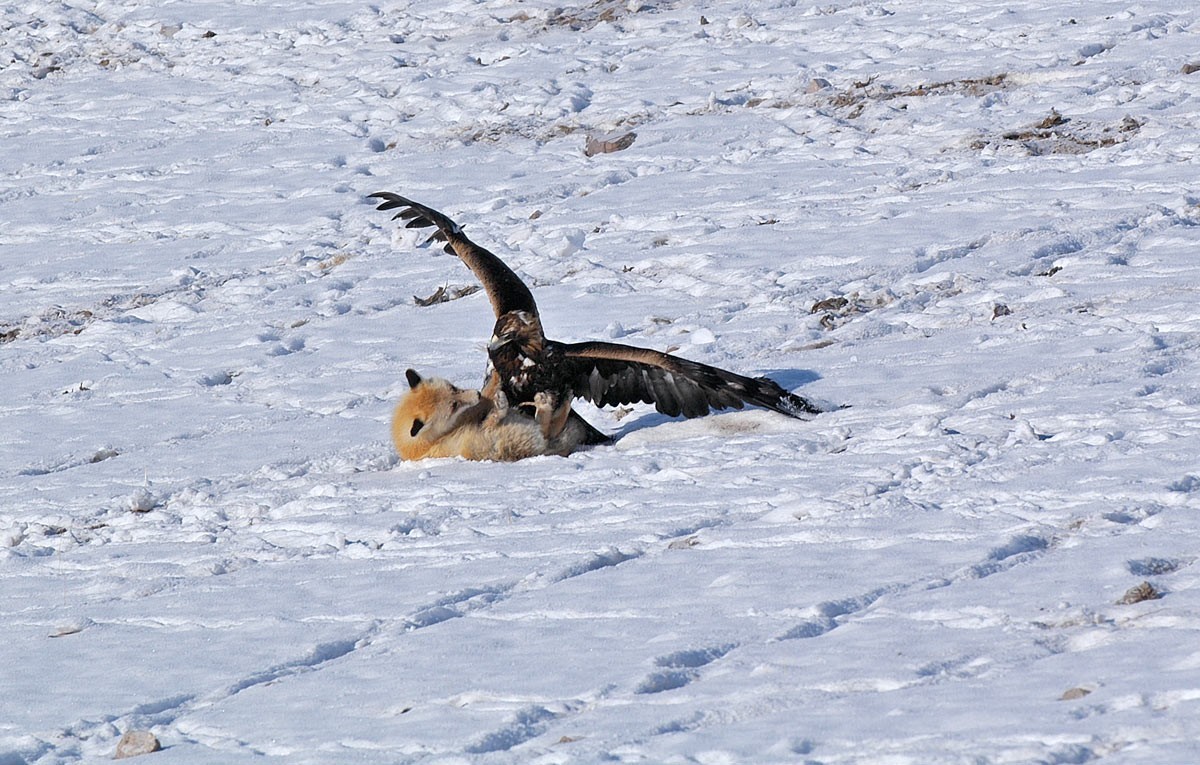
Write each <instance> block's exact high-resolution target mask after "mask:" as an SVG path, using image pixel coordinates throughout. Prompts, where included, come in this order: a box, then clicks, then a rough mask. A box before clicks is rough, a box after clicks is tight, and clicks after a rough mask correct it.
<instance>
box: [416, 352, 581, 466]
mask: <svg viewBox="0 0 1200 765" xmlns="http://www.w3.org/2000/svg"><path fill="white" fill-rule="evenodd" d="M406 375H407V377H408V384H409V386H410V390H409V391H408V393H406V394H405V395H404V398H402V399H401V400H400V404H399V405H398V406H397V407H396V412H395V414H394V415H393V416H392V441H393V443H395V445H396V451H397V452H399V453H400V457H401V459H405V460H419V459H425V458H427V457H464V458H466V459H469V460H495V461H501V462H510V461H513V460H519V459H524V458H526V457H533V456H536V455H539V454H559V455H567V454H570V453H571V452H572V451H574V450H575V449H576V448H577V447H579V446H580V445H581V444H582V443H583V442H584V438H585V435H586V434H585V433H583V432H582V431H581V430H579V429H572V428H567V429H566V430H564V431H563V432H562V433H561V434H560V435H558V436H556V437H555V438H553V439H548V438H547V437H546V433H547V432H548V429H549V412H548V411H547V412H544V411H542V410H541V409H539V410H538V413H537V419H534V418H533V417H530V416H528V415H526V414H524V413H522V412H519V411H517V410H515V409H509V407H508V404H507V401H506V400H505V398H504V394H503V393H498V394H497V396H496V398H495V399H492V398H488V397H486V396H484V395H482V394H481V393H480V391H478V390H464V389H462V388H459V387H457V386H455V385H453V384H452V383H450V382H449V381H447V380H442V379H439V378H422V377H421V376H420V375H419V374H417V373H416V372H414V371H413V370H411V369H410V370H408V372H407V373H406Z"/></svg>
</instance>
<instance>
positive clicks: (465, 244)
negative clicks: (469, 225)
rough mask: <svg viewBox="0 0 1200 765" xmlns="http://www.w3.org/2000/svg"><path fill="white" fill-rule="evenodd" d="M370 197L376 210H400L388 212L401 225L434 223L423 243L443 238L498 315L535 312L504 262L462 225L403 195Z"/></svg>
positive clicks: (522, 285)
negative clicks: (405, 222)
mask: <svg viewBox="0 0 1200 765" xmlns="http://www.w3.org/2000/svg"><path fill="white" fill-rule="evenodd" d="M371 196H372V197H375V198H377V199H382V200H383V202H382V203H381V204H380V205H379V207H378V208H376V209H379V210H394V209H396V208H397V207H399V208H401V209H400V212H398V213H396V214H395V215H394V216H392V218H393V220H395V219H397V218H399V219H402V220H406V221H408V225H407V226H405V228H428V227H430V226H435V227H437V231H435V232H433V234H432V235H430V237H429V238H428V239H427V240H425V244H429V243H430V242H445V243H446V246H445V248H444V249H445V250H446V252H448V253H450V254H451V255H457V256H458V257H459V258H460V259H461V260H462V262H463V263H465V264H466V265H467V268H470V269H471V271H472V273H474V274H475V278H476V279H478V280H479V281H480V283H481V284H483V288H484V289H485V290H487V294H488V299H489V300H491V301H492V309H493V310H494V311H495V312H496V317H497V318H499V317H500V316H503V315H504V314H506V313H509V312H511V311H524V312H526V313H527V314H529V315H530V316H537V304H536V303H534V302H533V294H532V293H530V291H529V288H528V287H526V286H525V283H524V282H522V281H521V279H520V277H518V276H517V275H516V274H515V273H513V271H512V269H511V268H509V267H508V266H506V265H504V261H502V260H500V258H497V257H496V256H495V255H493V254H492V253H490V252H488V251H487V250H485V249H484V248H482V247H480V246H479V245H477V244H475V243H474V242H472V241H471V240H470V239H468V238H467V236H466V234H464V233H463V230H462V227H461V226H459V225H458V224H457V223H455V222H454V221H452V220H450V219H449V218H448V217H446V216H445V215H443V214H442V213H440V212H438V211H437V210H434V209H433V208H431V207H426V206H425V205H423V204H419V203H417V202H414V201H412V200H411V199H405V198H404V197H402V196H400V195H399V194H393V193H391V192H389V191H381V192H379V193H377V194H372V195H371Z"/></svg>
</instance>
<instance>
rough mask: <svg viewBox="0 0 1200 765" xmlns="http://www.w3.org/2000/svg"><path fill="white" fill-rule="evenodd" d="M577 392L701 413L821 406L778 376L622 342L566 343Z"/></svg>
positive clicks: (605, 400) (563, 348)
mask: <svg viewBox="0 0 1200 765" xmlns="http://www.w3.org/2000/svg"><path fill="white" fill-rule="evenodd" d="M558 345H559V352H560V353H561V354H562V356H561V358H562V359H563V361H564V366H565V367H566V369H567V374H568V375H569V377H570V379H571V380H572V381H573V383H572V384H573V390H574V393H575V395H576V396H578V397H580V398H585V399H587V400H588V401H591V402H592V403H594V404H596V405H597V406H615V405H617V404H630V403H633V402H635V401H641V402H643V403H647V404H654V406H655V408H656V409H658V411H660V412H662V413H663V414H667V415H671V416H675V415H679V414H682V415H683V416H684V417H700V416H701V415H705V414H708V413H709V411H710V410H713V409H741V408H742V407H743V406H745V405H746V404H753V405H754V406H761V407H764V408H766V409H770V410H772V411H775V412H779V413H780V414H786V415H788V416H789V417H797V418H804V417H808V416H811V415H815V414H819V413H820V412H821V409H820V408H819V407H817V406H816V405H814V404H813V403H812V402H810V401H808V400H807V399H805V398H803V397H801V396H797V395H796V394H794V393H789V392H788V391H786V390H784V389H783V388H782V387H780V386H779V384H778V383H776V382H775V381H774V380H770V379H768V378H766V377H757V378H751V377H743V376H742V375H739V374H735V373H733V372H729V371H726V370H724V369H717V368H716V367H710V366H708V365H707V364H701V363H699V362H696V361H689V360H687V359H681V358H679V357H678V356H670V355H668V354H666V353H659V352H658V351H653V350H650V349H648V348H636V347H633V346H629V345H619V344H617V343H600V342H593V343H560V344H558Z"/></svg>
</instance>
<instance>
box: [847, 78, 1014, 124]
mask: <svg viewBox="0 0 1200 765" xmlns="http://www.w3.org/2000/svg"><path fill="white" fill-rule="evenodd" d="M1010 84H1011V83H1010V80H1009V77H1008V75H1007V74H1005V73H1001V74H993V75H989V76H987V77H966V78H961V79H957V80H943V81H940V82H932V83H926V84H923V85H917V86H916V87H913V88H900V87H896V86H894V85H886V84H884V85H879V84H876V82H875V78H874V77H872V78H870V79H868V80H863V81H859V82H854V83H852V84H851V85H850V87H849V88H846V89H844V90H841V91H835V92H834V93H833V94H832V95H831V96H830V98H829V104H830V105H831V106H833V107H834V108H837V109H843V110H846V111H847V114H846V116H847V117H848V118H849V119H855V118H856V117H858V116H860V115H861V114H862V113H863V111H864V110H865V109H866V108H867V106H869V105H870V104H872V103H879V102H885V101H894V100H896V99H899V98H923V97H926V96H950V95H963V96H973V97H979V96H985V95H987V94H988V93H994V92H996V91H997V90H1003V89H1005V88H1007V87H1009V86H1010Z"/></svg>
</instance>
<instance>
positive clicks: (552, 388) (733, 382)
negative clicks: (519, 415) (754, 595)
mask: <svg viewBox="0 0 1200 765" xmlns="http://www.w3.org/2000/svg"><path fill="white" fill-rule="evenodd" d="M371 196H372V197H375V198H378V199H381V200H383V201H382V203H381V204H380V205H379V208H378V209H380V210H393V209H396V208H400V211H399V212H398V213H396V215H395V216H393V217H394V218H398V219H402V220H405V221H408V225H407V227H408V228H428V227H430V226H432V227H434V228H436V230H435V231H434V232H433V234H432V235H431V236H430V237H429V239H428V240H426V244H428V243H429V242H434V241H437V242H444V243H445V250H446V252H448V253H451V254H453V255H457V256H458V257H459V258H460V259H461V260H462V261H463V263H465V264H466V265H467V267H468V268H470V269H471V271H472V272H473V273H474V274H475V276H476V278H478V279H479V281H480V282H482V283H483V286H484V288H485V289H486V290H487V294H488V298H489V299H490V300H491V302H492V308H493V309H494V310H495V312H496V328H495V331H494V332H493V335H492V339H491V342H490V343H489V345H488V356H489V359H490V365H489V366H490V368H491V373H489V386H492V385H495V386H499V388H500V389H501V390H503V391H504V394H505V395H506V396H507V397H508V400H509V402H510V403H511V404H513V405H516V406H532V405H533V403H534V398H535V397H539V402H540V403H543V404H548V405H549V406H550V407H551V408H552V410H553V411H554V412H555V417H554V422H555V425H554V427H555V428H558V429H561V428H562V427H563V426H565V423H566V421H567V418H568V417H572V418H578V415H577V414H575V413H574V412H573V411H571V408H570V407H571V401H572V400H573V399H575V398H583V399H587V400H588V401H591V402H592V403H593V404H596V405H597V406H613V405H618V404H630V403H633V402H637V401H640V402H643V403H647V404H654V406H655V408H656V409H658V411H660V412H662V413H663V414H667V415H672V416H674V415H680V414H681V415H683V416H684V417H699V416H700V415H704V414H708V413H709V412H710V411H711V410H714V409H741V408H742V407H743V406H745V405H746V404H753V405H755V406H761V407H764V408H766V409H771V410H773V411H776V412H779V413H781V414H786V415H788V416H789V417H800V418H802V417H806V416H811V415H815V414H819V413H820V412H821V409H819V408H818V407H817V406H815V405H814V404H812V403H811V402H810V401H808V400H807V399H805V398H802V397H801V396H797V395H796V394H794V393H789V392H788V391H786V390H784V389H783V388H781V387H780V386H779V384H778V383H776V382H775V381H774V380H771V379H769V378H766V377H757V378H750V377H743V376H742V375H739V374H735V373H733V372H728V371H726V370H724V369H717V368H716V367H710V366H708V365H706V364H701V363H699V362H695V361H689V360H687V359H682V358H679V357H678V356H671V355H669V354H666V353H660V352H658V351H653V350H650V349H648V348H636V347H634V346H630V345H620V344H617V343H603V342H589V343H560V342H558V341H555V340H550V339H548V338H547V337H546V336H545V334H544V333H543V331H542V322H541V318H540V317H539V315H538V311H537V305H536V304H535V303H534V300H533V295H532V294H531V293H530V292H529V288H528V287H526V286H525V284H524V283H523V282H522V281H521V279H520V278H519V277H518V276H517V275H516V274H515V273H513V271H512V269H510V268H509V267H508V266H506V265H505V264H504V263H503V262H502V261H501V260H500V259H499V258H497V257H496V256H495V255H493V254H492V253H490V252H488V251H487V250H485V249H484V248H482V247H480V246H479V245H477V244H475V243H474V242H472V241H471V240H470V239H468V238H467V237H466V235H465V234H464V233H463V231H462V228H461V227H460V226H459V225H458V224H456V223H455V222H454V221H452V220H450V219H449V218H447V217H446V216H445V215H443V214H442V213H440V212H438V211H437V210H434V209H431V208H429V207H426V206H424V205H422V204H418V203H417V202H413V201H412V200H410V199H405V198H404V197H402V196H399V195H397V194H392V193H390V192H380V193H378V194H372V195H371ZM485 390H486V388H485ZM588 428H589V432H590V433H592V434H594V436H595V438H592V439H589V440H593V441H595V440H599V439H602V438H604V437H603V436H602V435H601V434H599V433H598V432H597V431H595V430H594V429H591V427H590V426H588Z"/></svg>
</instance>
